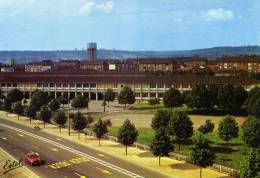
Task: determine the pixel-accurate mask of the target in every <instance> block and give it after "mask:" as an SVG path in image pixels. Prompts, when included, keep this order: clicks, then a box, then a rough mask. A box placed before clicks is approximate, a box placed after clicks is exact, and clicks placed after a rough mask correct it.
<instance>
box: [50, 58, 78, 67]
mask: <svg viewBox="0 0 260 178" xmlns="http://www.w3.org/2000/svg"><path fill="white" fill-rule="evenodd" d="M79 67H80V61H79V60H60V61H59V62H57V63H55V68H70V69H79Z"/></svg>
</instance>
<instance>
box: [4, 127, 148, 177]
mask: <svg viewBox="0 0 260 178" xmlns="http://www.w3.org/2000/svg"><path fill="white" fill-rule="evenodd" d="M0 125H1V126H3V127H6V128H9V129H12V130H15V131H18V132H20V133H22V134H25V135H29V136H31V137H33V138H36V139H39V140H42V141H45V142H47V143H49V144H52V145H54V146H56V147H59V148H61V149H63V150H67V151H69V152H71V153H74V154H77V155H79V156H82V157H85V158H87V159H89V160H91V161H94V162H96V163H98V164H100V165H103V166H105V167H108V168H110V169H113V170H114V171H117V172H120V173H122V174H125V175H127V176H129V177H133V178H144V177H143V176H141V175H138V174H136V173H133V172H131V171H128V170H126V169H123V168H121V167H119V166H116V165H114V164H111V163H109V162H106V161H103V160H101V159H99V158H96V157H94V156H91V155H88V154H86V153H83V152H81V151H78V150H76V149H74V148H70V147H67V146H65V145H63V144H60V143H58V142H55V141H53V140H50V139H47V138H45V137H41V136H38V135H35V134H32V133H30V132H27V131H25V130H22V129H18V128H16V127H13V126H9V125H6V124H2V123H0Z"/></svg>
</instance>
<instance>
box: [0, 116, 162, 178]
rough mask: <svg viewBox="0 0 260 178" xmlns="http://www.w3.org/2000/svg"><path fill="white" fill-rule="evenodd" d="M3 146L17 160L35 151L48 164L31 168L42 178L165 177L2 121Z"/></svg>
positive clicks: (0, 128)
mask: <svg viewBox="0 0 260 178" xmlns="http://www.w3.org/2000/svg"><path fill="white" fill-rule="evenodd" d="M0 147H1V148H3V149H4V150H6V151H7V152H8V153H9V154H11V155H12V156H14V157H15V158H16V159H20V158H21V157H24V155H25V154H26V153H28V152H29V151H35V152H37V153H39V154H40V156H41V158H42V159H43V160H45V161H46V163H45V164H44V165H41V166H36V167H31V166H28V165H26V166H27V167H28V168H29V169H31V170H32V171H33V172H35V173H36V174H37V175H39V176H40V177H41V178H79V177H80V178H84V176H85V177H87V178H106V177H113V178H121V177H135V178H138V177H147V178H164V177H165V176H163V175H161V174H159V173H157V172H154V171H151V170H149V169H146V168H144V167H140V166H138V165H135V164H132V163H129V162H127V161H124V160H122V159H119V158H116V157H112V156H111V155H107V154H104V153H101V152H99V151H97V150H94V149H91V148H88V147H85V146H82V145H80V144H76V143H73V142H71V141H69V140H65V139H62V138H59V137H55V136H53V135H50V134H47V133H44V132H42V131H36V130H34V129H32V128H29V127H26V126H22V125H19V124H15V123H13V122H9V121H6V120H3V119H0Z"/></svg>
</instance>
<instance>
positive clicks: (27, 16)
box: [0, 0, 260, 51]
mask: <svg viewBox="0 0 260 178" xmlns="http://www.w3.org/2000/svg"><path fill="white" fill-rule="evenodd" d="M88 42H97V43H98V48H105V49H118V50H136V51H140V50H154V51H166V50H187V49H199V48H210V47H216V46H244V45H260V0H0V51H2V50H70V49H76V48H77V49H83V48H84V49H85V48H86V43H88Z"/></svg>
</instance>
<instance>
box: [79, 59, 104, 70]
mask: <svg viewBox="0 0 260 178" xmlns="http://www.w3.org/2000/svg"><path fill="white" fill-rule="evenodd" d="M80 69H84V70H85V69H90V70H97V71H107V70H108V69H109V65H108V63H107V62H106V61H104V60H94V61H82V62H81V63H80Z"/></svg>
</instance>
